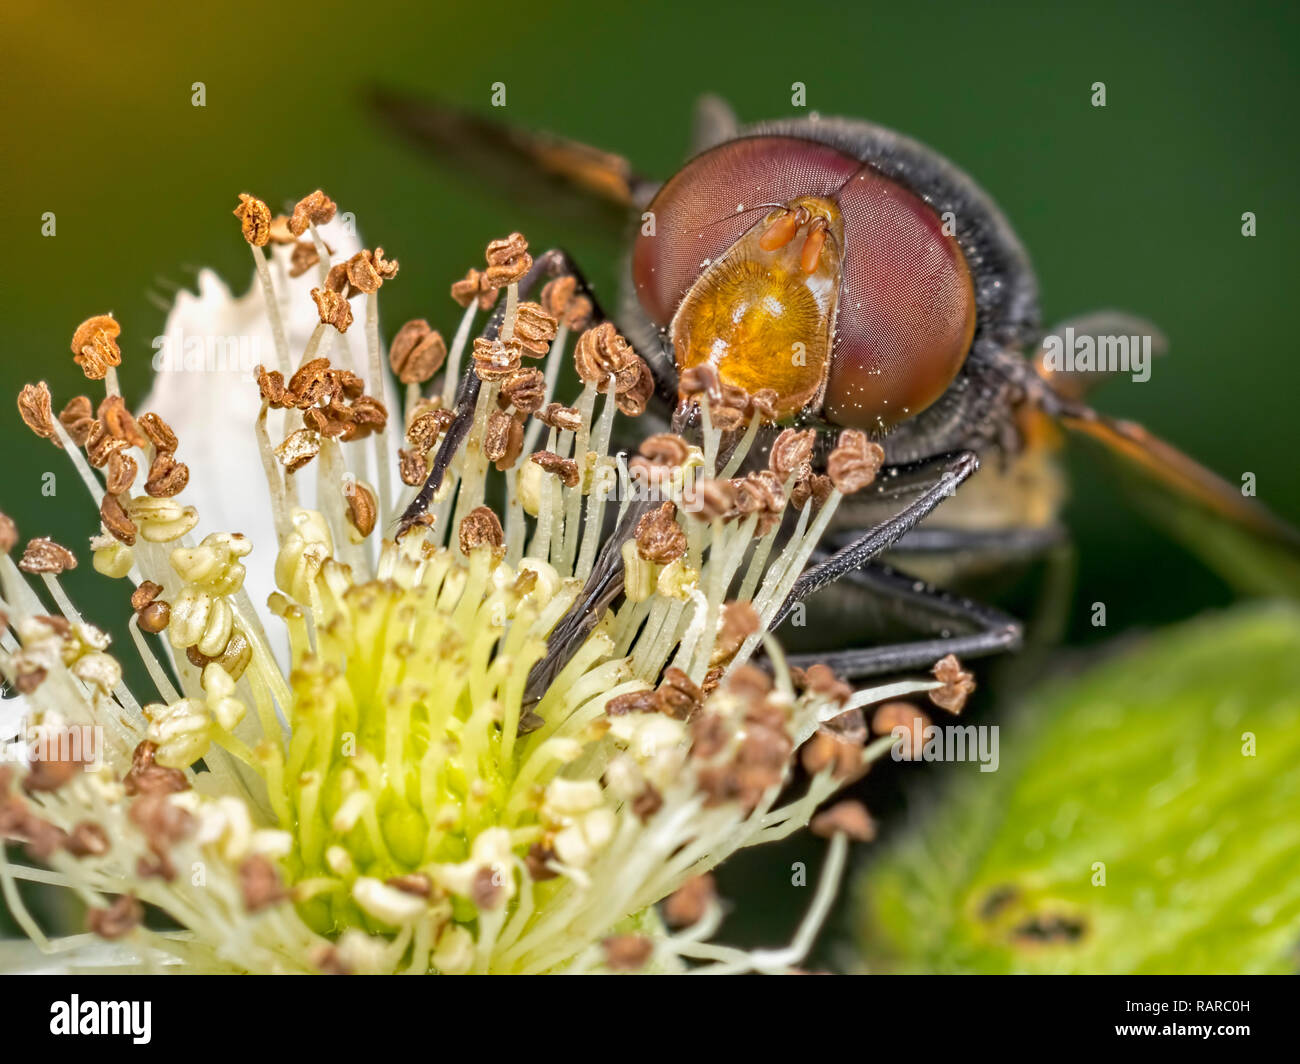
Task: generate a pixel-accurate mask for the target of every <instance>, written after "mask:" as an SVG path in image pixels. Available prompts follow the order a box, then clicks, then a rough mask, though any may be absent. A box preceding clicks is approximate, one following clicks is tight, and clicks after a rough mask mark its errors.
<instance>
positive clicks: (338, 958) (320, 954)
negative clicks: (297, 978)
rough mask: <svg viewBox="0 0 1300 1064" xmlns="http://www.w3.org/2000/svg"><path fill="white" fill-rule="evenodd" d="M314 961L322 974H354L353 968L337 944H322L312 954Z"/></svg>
mask: <svg viewBox="0 0 1300 1064" xmlns="http://www.w3.org/2000/svg"><path fill="white" fill-rule="evenodd" d="M311 959H312V963H313V964H315V965H316V970H317V971H318V972H320V973H321V975H352V974H354V973H353V969H352V966H351V965H350V964H348V962H347V961H345V960H344V959H343V955H342V954H341V953H340V952H339V949H338V947H337V946H321V947H320V948H319V949H317V950H316V951H315V952H314V953H313V954H312V958H311Z"/></svg>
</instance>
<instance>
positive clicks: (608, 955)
mask: <svg viewBox="0 0 1300 1064" xmlns="http://www.w3.org/2000/svg"><path fill="white" fill-rule="evenodd" d="M601 946H602V947H603V948H604V950H605V965H606V967H608V968H609V969H610V971H614V972H636V971H640V970H641V969H642V968H644V967H645V966H646V964H647V963H649V960H650V958H651V957H652V956H654V951H655V944H654V942H652V941H651V940H650V939H649V938H647V937H646V936H645V935H630V934H629V935H610V936H609V937H608V938H606V939H604V940H602V941H601Z"/></svg>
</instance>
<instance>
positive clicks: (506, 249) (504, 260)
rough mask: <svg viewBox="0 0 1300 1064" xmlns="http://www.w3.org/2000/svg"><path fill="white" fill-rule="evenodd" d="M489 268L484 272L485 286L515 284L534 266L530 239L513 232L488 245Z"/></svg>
mask: <svg viewBox="0 0 1300 1064" xmlns="http://www.w3.org/2000/svg"><path fill="white" fill-rule="evenodd" d="M487 264H488V268H487V270H486V271H485V272H484V274H483V285H484V287H485V288H505V287H506V285H509V284H514V283H515V282H516V281H518V280H519V279H520V278H522V277H523V276H524V274H526V273H527V272H528V271H529V270H531V269H532V268H533V257H532V256H531V255H530V254H528V241H527V240H525V239H524V234H523V233H511V234H510V235H509V236H508V237H505V238H504V239H502V240H493V241H492V242H491V243H490V244H488V246H487Z"/></svg>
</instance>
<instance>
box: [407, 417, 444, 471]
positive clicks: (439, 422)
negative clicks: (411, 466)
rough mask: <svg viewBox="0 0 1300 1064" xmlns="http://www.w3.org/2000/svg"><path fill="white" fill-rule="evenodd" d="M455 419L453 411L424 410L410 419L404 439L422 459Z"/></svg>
mask: <svg viewBox="0 0 1300 1064" xmlns="http://www.w3.org/2000/svg"><path fill="white" fill-rule="evenodd" d="M455 419H456V415H455V413H453V412H452V411H450V410H425V411H424V412H423V413H421V414H418V415H416V417H415V418H413V419H412V421H411V424H410V427H409V428H408V429H407V430H406V440H407V442H408V443H409V444H410V445H411V446H412V447H413V448H414V449H415V452H416V453H417V454H418V455H419V456H420V458H421V459H423V457H424V455H426V454H427V453H428V452H429V449H430V448H431V447H432V446H433V445H434V444H435V443H437V442H438V437H439V436H441V435H442V434H443V433H444V432H446V431H447V429H449V428H450V427H451V423H452V422H453V421H454V420H455Z"/></svg>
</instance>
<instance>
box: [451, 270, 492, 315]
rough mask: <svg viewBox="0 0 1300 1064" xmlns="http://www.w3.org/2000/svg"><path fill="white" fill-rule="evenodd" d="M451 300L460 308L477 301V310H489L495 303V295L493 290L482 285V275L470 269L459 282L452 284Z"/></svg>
mask: <svg viewBox="0 0 1300 1064" xmlns="http://www.w3.org/2000/svg"><path fill="white" fill-rule="evenodd" d="M451 298H452V299H454V300H455V301H456V302H457V303H459V304H460V305H461V306H462V307H468V306H469V305H470V304H471V303H473V302H474V301H475V300H478V309H479V310H491V309H492V304H493V303H495V302H496V301H497V293H496V289H495V288H488V287H486V286H485V285H484V283H483V274H481V273H479V271H478V270H475V269H470V270H469V272H467V273H466V274H465V276H464V277H463V278H462V279H461V280H459V281H455V282H453V283H452V286H451Z"/></svg>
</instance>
